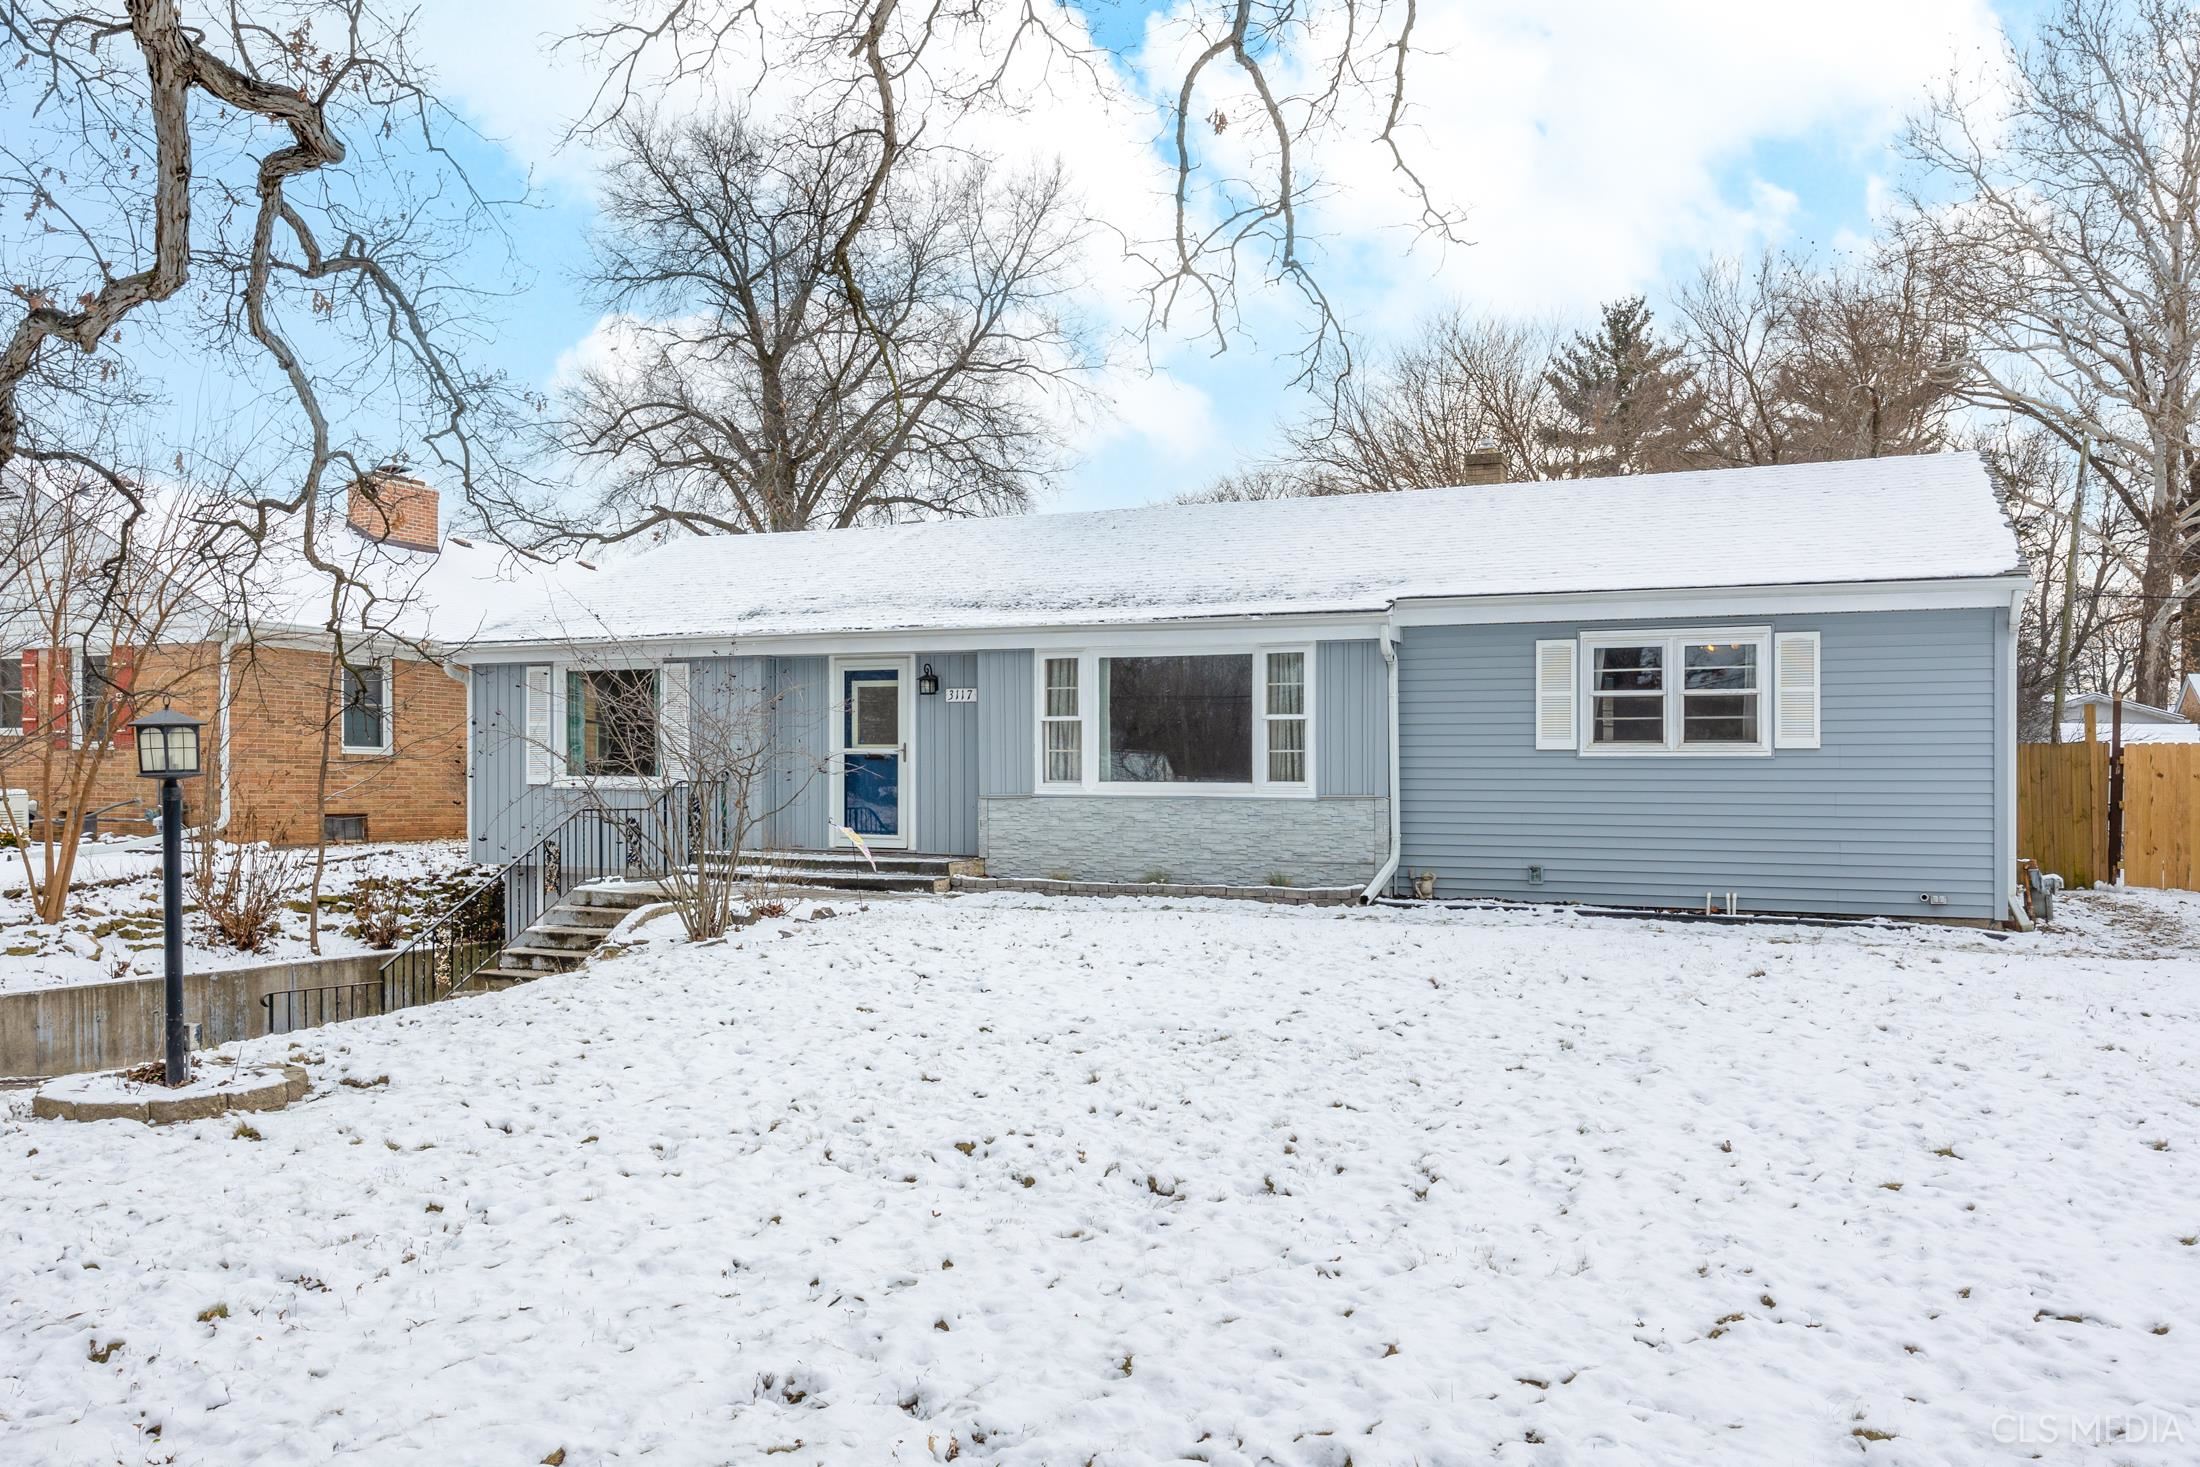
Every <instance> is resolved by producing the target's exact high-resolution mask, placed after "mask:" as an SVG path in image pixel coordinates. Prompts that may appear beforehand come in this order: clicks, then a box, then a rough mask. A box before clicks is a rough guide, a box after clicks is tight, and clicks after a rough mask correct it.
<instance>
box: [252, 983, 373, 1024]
mask: <svg viewBox="0 0 2200 1467" xmlns="http://www.w3.org/2000/svg"><path fill="white" fill-rule="evenodd" d="M382 1000H383V991H382V982H381V980H380V979H378V978H369V979H366V980H365V981H363V982H359V983H331V984H328V985H325V986H323V987H320V988H292V989H287V990H285V991H284V992H282V993H263V994H261V995H260V1007H261V1008H263V1009H265V1010H266V1011H267V1032H268V1033H270V1034H288V1033H289V1032H290V1031H291V1030H293V1029H312V1028H316V1027H318V1026H320V1025H322V1024H335V1023H341V1022H342V1021H343V1020H345V1019H364V1018H368V1017H370V1016H372V1015H374V1014H379V1013H384V1012H386V1010H385V1009H384V1008H383V1003H382Z"/></svg>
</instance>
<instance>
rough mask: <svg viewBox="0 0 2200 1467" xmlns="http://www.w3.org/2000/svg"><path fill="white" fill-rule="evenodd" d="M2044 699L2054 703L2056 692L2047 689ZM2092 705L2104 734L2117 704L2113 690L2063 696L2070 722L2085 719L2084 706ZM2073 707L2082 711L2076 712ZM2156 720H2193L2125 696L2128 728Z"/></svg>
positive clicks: (2171, 723)
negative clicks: (2110, 692) (2049, 691)
mask: <svg viewBox="0 0 2200 1467" xmlns="http://www.w3.org/2000/svg"><path fill="white" fill-rule="evenodd" d="M2041 701H2042V702H2045V703H2049V704H2052V703H2053V702H2054V701H2055V695H2054V694H2052V693H2044V694H2042V695H2041ZM2089 705H2090V706H2091V707H2093V708H2095V709H2097V710H2098V712H2097V714H2096V715H2095V718H2094V722H2096V723H2098V724H2099V725H2100V726H2101V731H2102V734H2103V736H2104V737H2105V736H2106V734H2107V731H2108V721H2109V716H2110V714H2111V713H2112V712H2113V711H2114V710H2115V705H2116V699H2115V697H2114V696H2113V695H2112V694H2109V693H2070V694H2067V695H2065V697H2064V698H2063V719H2064V721H2065V722H2068V723H2082V722H2083V721H2084V717H2085V715H2084V713H2083V711H2082V710H2083V709H2085V708H2086V707H2087V706H2089ZM2072 709H2078V710H2081V711H2079V712H2076V713H2073V712H2072V711H2071V710H2072ZM2157 724H2159V725H2164V726H2167V727H2173V728H2174V727H2176V726H2178V725H2180V724H2183V725H2186V726H2191V724H2192V720H2191V719H2189V718H2186V717H2184V716H2183V715H2181V714H2178V713H2173V712H2171V711H2170V710H2169V709H2167V708H2157V707H2155V706H2154V705H2153V704H2152V703H2142V702H2140V701H2139V700H2138V699H2136V698H2126V699H2124V727H2125V728H2127V729H2129V728H2131V727H2133V726H2134V725H2145V726H2153V725H2157Z"/></svg>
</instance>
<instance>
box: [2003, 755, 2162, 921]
mask: <svg viewBox="0 0 2200 1467" xmlns="http://www.w3.org/2000/svg"><path fill="white" fill-rule="evenodd" d="M2123 760H2124V780H2123V786H2124V787H2123V796H2124V799H2123V805H2124V808H2123V864H2124V880H2125V881H2126V882H2128V883H2130V884H2131V885H2133V886H2161V887H2178V888H2181V889H2183V890H2186V891H2200V744H2126V745H2124V750H2123ZM2110 814H2111V811H2110V805H2109V760H2108V745H2107V744H2105V743H2090V744H2086V743H2078V744H2023V745H2020V746H2019V747H2018V749H2017V854H2018V855H2019V856H2026V857H2029V858H2031V859H2032V860H2034V861H2037V862H2039V864H2040V867H2041V869H2043V870H2047V871H2053V872H2055V873H2057V874H2058V875H2060V876H2061V877H2062V878H2063V879H2064V880H2065V881H2067V882H2069V883H2070V884H2071V885H2072V886H2074V887H2083V886H2091V885H2093V884H2094V883H2095V882H2098V881H2113V880H2114V879H2115V871H2114V869H2113V868H2112V866H2111V865H2110V858H2109V843H2108V833H2109V820H2110Z"/></svg>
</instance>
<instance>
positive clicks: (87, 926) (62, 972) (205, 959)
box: [0, 836, 472, 993]
mask: <svg viewBox="0 0 2200 1467" xmlns="http://www.w3.org/2000/svg"><path fill="white" fill-rule="evenodd" d="M38 859H39V853H38V848H37V847H36V846H33V847H32V848H31V860H32V862H33V863H34V866H35V863H36V862H37V861H38ZM471 871H472V867H471V863H470V862H469V860H468V857H467V855H466V843H465V842H464V841H457V840H449V841H415V842H411V843H407V844H382V845H359V846H337V847H331V848H330V850H329V857H328V872H327V875H326V876H325V877H324V879H323V880H322V883H321V898H322V903H323V910H322V915H321V952H322V953H323V955H325V956H330V957H338V956H343V955H345V954H350V953H362V952H366V951H368V947H367V944H366V943H364V942H362V941H360V940H359V938H358V937H357V936H356V935H355V934H354V933H353V930H352V920H351V915H350V900H351V889H352V886H353V884H354V883H355V882H357V881H359V880H360V879H361V878H363V877H369V876H379V877H383V878H385V879H387V880H390V881H394V882H396V883H398V887H397V894H398V896H399V898H400V900H401V902H402V903H403V905H404V908H405V911H406V914H407V917H408V921H407V923H406V930H407V931H408V932H409V930H410V928H411V927H412V926H414V925H417V923H418V922H420V921H422V920H425V919H427V918H430V917H433V916H434V915H436V914H437V913H438V912H440V911H442V910H443V909H444V907H445V906H446V905H447V904H448V902H449V901H450V900H452V899H453V897H454V896H455V895H456V894H457V893H459V892H461V891H463V890H464V887H465V884H466V878H467V877H468V876H469V875H470V874H471ZM159 873H160V853H159V850H158V848H157V846H156V845H155V843H154V841H153V840H152V839H151V838H149V837H145V836H138V837H134V838H128V839H121V840H108V841H100V842H97V843H94V844H89V845H86V846H85V847H84V849H83V851H82V852H81V853H80V854H79V856H78V857H77V871H76V882H75V889H74V890H73V891H72V893H71V895H70V898H69V913H68V917H67V919H66V920H64V921H62V922H58V923H52V924H47V923H39V922H34V921H33V920H32V912H31V904H30V899H29V897H28V896H27V895H26V894H25V893H26V892H27V890H28V884H27V883H26V881H25V880H24V875H23V855H22V853H20V852H18V851H15V850H0V993H21V992H24V991H26V990H29V989H34V988H59V987H64V986H67V985H70V984H77V983H107V982H112V981H114V980H116V979H122V978H147V977H156V976H158V975H159V973H160V971H161V909H160V875H159ZM312 875H313V871H312V866H311V854H310V852H309V853H306V857H305V864H304V865H303V867H302V868H301V869H300V870H299V872H298V876H297V880H298V886H297V890H296V891H295V893H294V894H293V895H292V897H291V898H290V902H289V905H288V906H287V907H286V909H285V910H284V911H283V913H282V919H281V920H282V931H281V933H280V935H278V936H275V937H273V938H270V939H269V940H268V941H267V942H266V943H265V944H264V945H263V946H262V947H261V948H260V950H259V951H257V952H243V951H239V950H238V949H237V948H234V947H230V946H228V945H226V944H223V943H221V942H220V941H218V940H216V939H215V938H214V937H213V934H212V933H211V932H210V930H209V929H208V926H207V924H206V923H205V922H203V921H202V920H201V919H200V918H199V917H198V916H196V915H195V914H194V915H191V916H189V917H188V918H187V919H186V922H185V925H184V955H183V958H184V970H185V971H186V972H191V973H204V972H210V971H213V970H215V969H218V968H239V967H244V966H247V965H249V964H253V963H279V962H283V961H285V960H286V959H291V958H302V957H306V956H309V955H310V952H311V949H310V947H309V946H308V944H307V940H306V924H307V914H308V912H309V911H310V910H311V908H310V907H309V906H308V904H307V898H308V896H309V895H310V892H309V888H308V885H307V883H309V882H310V881H311V880H312ZM184 901H185V902H186V904H188V903H190V902H192V901H193V897H192V894H191V887H190V882H189V880H188V878H186V880H185V884H184Z"/></svg>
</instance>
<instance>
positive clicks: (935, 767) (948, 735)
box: [909, 652, 985, 856]
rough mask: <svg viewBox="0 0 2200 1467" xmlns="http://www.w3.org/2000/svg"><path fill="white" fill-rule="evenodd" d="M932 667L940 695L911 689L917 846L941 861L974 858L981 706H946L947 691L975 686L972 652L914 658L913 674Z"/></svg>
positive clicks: (975, 665) (975, 664)
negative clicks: (954, 858) (964, 857)
mask: <svg viewBox="0 0 2200 1467" xmlns="http://www.w3.org/2000/svg"><path fill="white" fill-rule="evenodd" d="M927 663H929V664H931V668H932V671H933V672H934V673H935V674H936V675H937V676H938V677H939V680H940V691H939V692H938V693H936V694H934V695H933V696H931V697H929V698H927V697H924V696H922V695H920V694H919V693H918V692H917V690H916V689H915V688H914V687H912V688H910V689H909V696H910V697H912V698H915V699H916V700H917V708H916V731H917V748H916V791H915V793H916V799H915V802H914V803H915V817H916V828H915V832H914V833H915V836H916V846H917V848H918V849H919V850H924V851H930V852H932V853H934V854H935V855H943V856H975V855H976V854H977V853H978V742H979V729H978V721H979V718H980V716H981V710H983V709H984V707H985V701H984V697H983V694H982V693H981V695H980V698H979V701H978V702H976V703H950V702H948V701H947V691H946V690H947V689H949V688H971V687H976V686H978V681H977V679H978V655H977V654H976V653H974V652H950V653H947V654H945V655H942V654H940V653H933V654H931V655H930V656H928V657H919V658H918V659H916V665H917V671H918V672H920V673H921V672H922V671H923V670H924V667H925V665H926V664H927Z"/></svg>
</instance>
